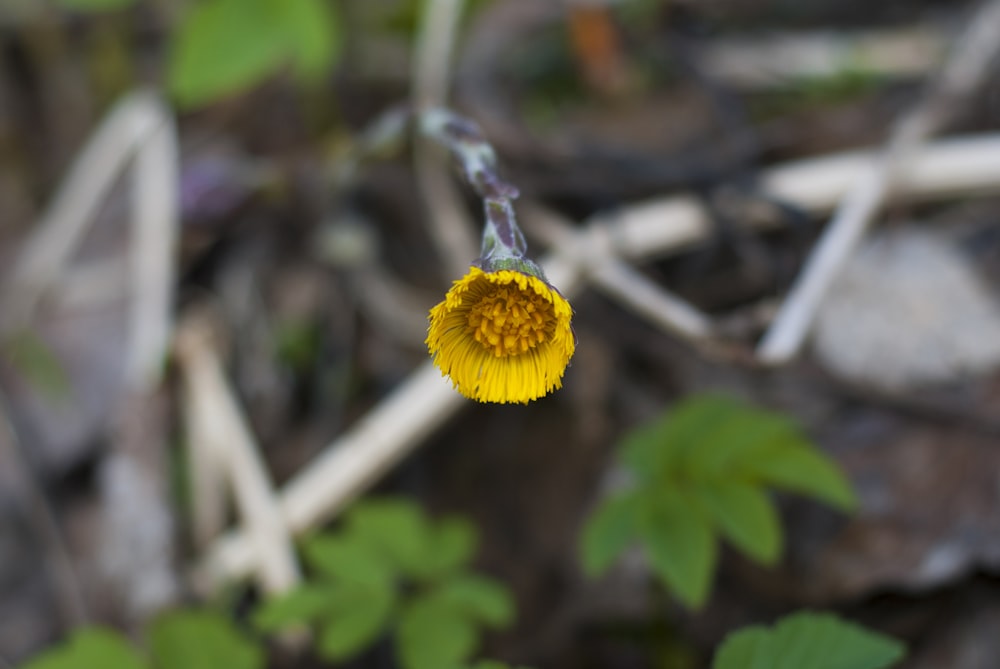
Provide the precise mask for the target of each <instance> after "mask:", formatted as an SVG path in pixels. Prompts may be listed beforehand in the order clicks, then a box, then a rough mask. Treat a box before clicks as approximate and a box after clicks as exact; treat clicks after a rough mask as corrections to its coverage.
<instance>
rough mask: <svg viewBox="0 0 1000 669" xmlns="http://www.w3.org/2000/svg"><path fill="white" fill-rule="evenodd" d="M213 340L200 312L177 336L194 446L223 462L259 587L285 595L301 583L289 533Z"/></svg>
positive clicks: (271, 592)
mask: <svg viewBox="0 0 1000 669" xmlns="http://www.w3.org/2000/svg"><path fill="white" fill-rule="evenodd" d="M211 338H212V334H211V326H210V324H209V322H208V319H207V318H206V317H205V316H204V315H199V314H195V315H191V316H189V317H187V318H186V319H185V320H184V321H183V322H182V324H181V328H180V330H179V331H178V334H177V346H176V349H177V360H178V363H179V366H180V369H181V374H182V376H183V379H184V391H185V400H186V401H185V406H186V408H187V409H188V411H190V412H191V415H190V416H189V425H190V427H191V428H192V431H191V434H190V438H191V448H192V449H199V448H205V449H207V450H208V451H209V452H213V451H214V452H217V453H220V454H221V456H222V457H224V458H225V463H226V465H227V469H228V474H229V478H230V480H231V482H232V487H233V491H234V493H235V497H236V503H237V506H238V508H239V511H240V517H241V520H242V523H243V525H244V526H245V527H246V528H247V532H248V533H249V536H250V537H251V541H252V543H253V545H254V553H255V554H256V556H257V558H258V564H257V576H258V579H259V581H260V584H261V586H262V587H263V589H264V591H265V592H267V593H269V594H281V593H283V592H287V591H288V590H290V589H291V588H292V587H294V586H295V585H297V584H298V583H299V581H300V573H299V568H298V563H297V562H296V558H295V550H294V548H293V545H292V540H291V535H290V533H289V531H288V526H287V525H286V524H285V518H284V516H283V515H282V512H281V509H280V508H279V506H278V503H277V499H276V497H275V495H274V491H273V488H272V486H271V483H270V480H269V477H268V474H267V468H266V467H265V465H264V463H263V461H262V460H261V458H260V454H259V449H258V447H257V444H256V443H255V440H254V438H253V435H252V434H251V432H250V428H249V427H248V426H247V424H246V420H245V419H244V418H243V416H242V414H241V412H240V409H239V406H238V404H237V402H236V399H235V398H234V396H233V393H232V391H231V390H230V388H229V384H228V383H227V381H226V377H225V374H224V373H223V370H222V362H221V360H220V358H219V354H218V351H217V350H216V348H215V346H214V345H213V344H212V341H211Z"/></svg>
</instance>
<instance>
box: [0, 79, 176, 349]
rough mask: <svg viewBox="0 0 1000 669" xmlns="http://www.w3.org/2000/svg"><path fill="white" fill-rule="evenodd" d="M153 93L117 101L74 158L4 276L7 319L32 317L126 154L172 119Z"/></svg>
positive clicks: (20, 321)
mask: <svg viewBox="0 0 1000 669" xmlns="http://www.w3.org/2000/svg"><path fill="white" fill-rule="evenodd" d="M170 123H171V121H170V119H169V115H166V114H165V113H164V111H163V107H162V104H161V103H160V102H159V100H158V98H157V97H156V96H155V94H153V93H150V92H143V91H140V92H136V93H132V94H131V95H129V96H127V97H126V98H124V99H123V100H122V101H121V102H119V103H118V104H117V105H116V106H115V108H114V109H113V110H112V111H111V113H110V114H108V116H107V117H106V118H105V120H104V121H103V122H102V123H101V126H100V127H99V128H98V130H97V132H96V133H95V134H94V135H93V136H92V138H91V139H90V140H89V141H88V143H87V145H86V146H85V147H84V149H83V151H82V152H81V153H80V155H79V156H78V157H77V159H76V160H75V161H74V162H73V166H72V167H71V168H70V171H69V174H68V175H67V177H66V179H65V181H64V182H63V185H62V187H61V188H60V190H59V192H58V194H57V195H56V198H55V200H54V202H53V203H52V205H51V206H50V207H49V208H48V209H47V210H46V212H45V215H44V217H43V218H42V220H41V221H39V223H38V225H37V226H36V230H37V232H35V233H34V234H33V235H32V237H31V238H30V239H29V240H28V242H27V244H26V246H25V248H24V249H23V251H22V252H21V253H20V254H19V255H18V257H17V259H16V260H15V262H14V266H13V268H12V270H11V272H10V273H9V274H8V275H7V277H6V278H5V280H4V286H3V289H2V291H3V292H2V296H0V298H2V301H0V303H2V304H3V308H4V312H5V316H6V319H5V325H6V326H7V327H9V328H11V329H20V328H23V327H25V326H26V324H27V323H28V322H29V321H30V320H31V317H32V314H33V313H34V311H35V309H36V308H37V306H38V303H39V301H40V300H41V299H42V297H43V295H44V294H45V292H46V291H47V290H48V289H50V288H51V287H52V286H53V285H54V284H55V283H56V282H57V280H58V279H59V276H60V274H61V272H62V271H63V269H64V268H65V267H66V266H67V264H68V261H69V258H70V256H71V255H72V253H73V251H74V250H75V249H76V248H77V246H78V245H79V243H80V241H81V240H82V238H83V234H84V232H85V231H86V229H87V223H88V222H89V221H90V220H91V218H92V217H93V215H94V213H95V212H96V211H97V208H98V206H99V205H100V203H101V202H102V201H103V200H104V198H105V197H106V196H107V194H108V193H109V192H110V191H111V188H112V186H114V183H115V179H116V178H117V177H118V175H119V174H120V173H121V172H122V170H123V169H124V168H125V166H126V164H127V163H128V160H129V159H130V158H131V157H132V156H133V155H134V154H135V152H136V151H137V150H138V148H139V147H140V146H142V144H143V143H144V142H145V141H146V140H148V139H149V138H150V137H151V136H154V135H157V134H158V133H161V132H167V133H168V134H169V133H170V132H171V131H170V130H169V128H167V129H164V125H165V124H170Z"/></svg>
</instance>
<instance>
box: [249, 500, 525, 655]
mask: <svg viewBox="0 0 1000 669" xmlns="http://www.w3.org/2000/svg"><path fill="white" fill-rule="evenodd" d="M476 543H477V537H476V534H475V531H474V529H473V527H472V526H470V525H469V524H468V523H467V522H465V521H463V520H460V519H457V518H445V519H442V520H439V521H437V522H432V521H430V520H429V519H428V518H426V517H425V516H424V514H423V513H422V511H421V510H420V508H419V507H417V506H416V505H415V504H413V503H410V502H406V501H402V500H392V499H385V500H372V501H366V502H362V503H361V504H359V505H358V506H357V507H355V508H354V509H353V510H352V511H350V512H349V513H348V514H347V517H346V518H345V522H344V526H343V528H342V529H341V530H340V531H339V532H336V533H326V534H321V535H316V536H313V537H311V538H308V539H306V540H305V542H304V544H303V547H302V550H303V556H304V559H305V561H306V563H307V565H308V566H309V567H310V569H311V572H312V574H313V578H312V579H311V580H309V581H308V582H306V583H305V584H303V585H302V586H300V587H299V588H297V589H296V590H294V591H292V592H291V593H289V594H288V595H286V596H284V597H281V598H278V599H275V600H273V601H270V602H267V603H265V604H264V606H263V607H262V608H261V609H260V610H259V611H258V612H257V615H256V616H255V622H256V624H257V625H258V627H260V628H261V629H262V630H264V631H277V630H282V629H287V628H289V627H294V626H296V625H302V624H309V625H312V626H314V627H315V629H316V630H317V635H318V639H317V651H318V653H319V654H320V655H321V656H322V657H323V658H325V659H328V660H332V661H339V660H344V659H347V658H350V657H353V656H355V655H357V654H359V653H360V652H362V651H363V650H365V649H366V648H368V647H370V646H371V645H372V644H373V643H375V642H377V641H378V640H380V639H381V638H382V637H383V636H385V635H387V634H388V635H390V636H391V638H392V640H393V643H394V647H395V651H396V655H397V657H398V659H399V662H400V664H401V665H402V666H403V667H404V668H405V669H451V668H457V667H460V666H462V664H463V663H465V662H466V661H467V660H468V659H469V658H470V657H471V655H472V654H473V652H474V651H475V650H476V647H477V645H478V643H479V637H480V634H481V630H482V628H502V627H505V626H507V625H509V624H510V623H511V622H512V620H513V617H514V606H513V602H512V600H511V597H510V595H509V593H508V591H507V589H506V588H505V587H504V586H503V585H502V584H500V583H499V582H497V581H494V580H493V579H490V578H487V577H485V576H482V575H480V574H476V573H473V572H472V571H470V570H469V569H468V564H469V561H470V560H471V558H472V556H473V552H474V550H475V547H476ZM486 666H491V665H486Z"/></svg>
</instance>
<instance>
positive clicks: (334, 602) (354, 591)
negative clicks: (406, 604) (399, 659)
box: [317, 585, 396, 661]
mask: <svg viewBox="0 0 1000 669" xmlns="http://www.w3.org/2000/svg"><path fill="white" fill-rule="evenodd" d="M395 605H396V593H395V591H394V590H393V589H391V588H388V587H386V588H370V587H362V586H354V585H351V586H345V587H342V588H337V589H336V590H335V591H333V592H331V595H330V599H329V601H328V607H327V611H328V613H329V617H328V618H327V619H326V620H325V622H324V623H323V627H322V629H321V630H320V635H319V639H318V644H317V650H318V651H319V653H320V655H321V656H322V657H324V658H325V659H328V660H333V661H338V660H344V659H347V658H349V657H352V656H354V655H356V654H357V653H359V652H361V651H362V650H364V649H365V648H367V647H368V646H370V645H371V644H372V643H374V642H375V641H376V640H378V638H379V637H380V636H381V635H382V633H383V631H384V630H385V628H386V626H387V625H388V623H389V620H390V618H391V617H392V613H393V610H394V608H395Z"/></svg>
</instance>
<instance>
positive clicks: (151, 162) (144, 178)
mask: <svg viewBox="0 0 1000 669" xmlns="http://www.w3.org/2000/svg"><path fill="white" fill-rule="evenodd" d="M133 105H134V108H135V109H137V110H138V111H137V112H136V113H137V114H139V113H141V114H142V115H143V116H144V117H146V118H148V119H149V120H148V121H147V123H148V124H149V125H150V126H151V127H150V128H149V131H148V133H147V134H146V135H145V136H143V137H141V139H140V140H139V143H138V144H137V147H136V149H137V152H136V157H135V168H134V170H133V187H132V239H131V240H130V242H131V251H132V252H131V256H130V257H131V265H132V266H131V268H130V270H131V271H130V277H131V281H130V284H131V291H132V297H131V307H130V321H129V334H130V341H129V357H128V361H127V366H126V368H125V381H126V384H128V385H129V386H131V387H132V388H135V389H138V390H140V391H144V392H145V391H150V390H152V389H153V388H155V387H156V386H157V385H158V384H159V382H160V376H161V374H162V371H163V367H164V360H165V357H166V353H167V349H168V347H169V345H170V334H171V328H172V323H173V321H172V319H173V296H174V284H175V278H174V269H175V256H176V249H177V241H178V236H179V231H180V213H179V210H178V206H179V205H178V202H179V201H180V196H179V193H180V183H179V180H180V158H179V157H178V141H177V128H176V126H175V124H174V119H173V116H172V115H171V114H170V112H169V111H168V110H167V108H166V106H165V105H164V104H163V102H162V101H161V100H160V99H159V98H158V97H156V96H155V95H152V94H149V95H143V96H140V97H136V98H133Z"/></svg>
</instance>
